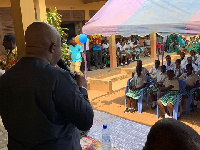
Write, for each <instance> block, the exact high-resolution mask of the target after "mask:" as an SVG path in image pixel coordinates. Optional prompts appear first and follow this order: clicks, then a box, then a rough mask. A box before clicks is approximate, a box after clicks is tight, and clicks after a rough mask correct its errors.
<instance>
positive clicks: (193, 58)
mask: <svg viewBox="0 0 200 150" xmlns="http://www.w3.org/2000/svg"><path fill="white" fill-rule="evenodd" d="M188 57H192V63H195V61H196V56H195V51H194V50H191V51H190V55H188V56H187V58H188Z"/></svg>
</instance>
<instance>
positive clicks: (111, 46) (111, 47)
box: [109, 35, 117, 69]
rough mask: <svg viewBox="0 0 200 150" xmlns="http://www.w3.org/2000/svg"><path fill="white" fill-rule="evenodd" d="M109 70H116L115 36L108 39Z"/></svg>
mask: <svg viewBox="0 0 200 150" xmlns="http://www.w3.org/2000/svg"><path fill="white" fill-rule="evenodd" d="M109 53H110V69H114V68H117V60H116V42H115V35H111V36H110V37H109Z"/></svg>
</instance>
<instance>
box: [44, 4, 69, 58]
mask: <svg viewBox="0 0 200 150" xmlns="http://www.w3.org/2000/svg"><path fill="white" fill-rule="evenodd" d="M46 16H47V20H45V22H46V23H48V24H50V25H52V26H53V27H55V28H56V29H57V31H58V32H59V34H60V37H61V40H62V41H63V44H62V45H61V50H62V56H61V58H62V59H63V60H65V61H66V60H67V59H69V45H67V44H65V42H64V41H66V37H65V32H64V30H69V29H67V28H61V26H60V25H61V23H62V20H61V18H62V15H61V14H59V13H58V12H57V9H56V7H55V9H54V10H52V9H51V8H50V11H49V12H47V13H46Z"/></svg>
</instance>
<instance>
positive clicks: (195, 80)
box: [179, 64, 200, 105]
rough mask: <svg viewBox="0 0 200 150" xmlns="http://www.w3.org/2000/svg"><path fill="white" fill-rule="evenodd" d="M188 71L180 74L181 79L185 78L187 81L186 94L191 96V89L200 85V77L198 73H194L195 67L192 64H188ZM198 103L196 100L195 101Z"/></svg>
mask: <svg viewBox="0 0 200 150" xmlns="http://www.w3.org/2000/svg"><path fill="white" fill-rule="evenodd" d="M186 70H187V73H184V74H182V75H181V76H180V78H179V79H180V80H184V81H185V82H186V94H187V96H188V97H189V96H190V89H192V88H195V87H199V80H200V77H199V76H198V75H197V74H194V73H193V67H192V64H187V65H186ZM194 103H195V105H196V101H194Z"/></svg>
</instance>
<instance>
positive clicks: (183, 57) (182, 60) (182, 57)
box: [180, 52, 187, 68]
mask: <svg viewBox="0 0 200 150" xmlns="http://www.w3.org/2000/svg"><path fill="white" fill-rule="evenodd" d="M180 57H181V68H184V67H185V65H186V64H187V59H185V52H181V53H180Z"/></svg>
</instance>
